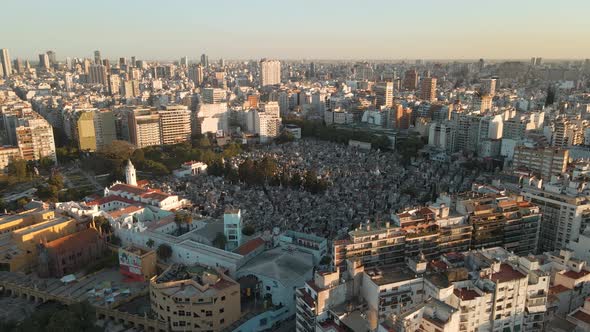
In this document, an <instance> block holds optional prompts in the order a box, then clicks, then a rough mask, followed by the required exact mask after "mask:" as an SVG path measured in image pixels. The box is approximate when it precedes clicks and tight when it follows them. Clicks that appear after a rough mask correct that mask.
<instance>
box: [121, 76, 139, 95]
mask: <svg viewBox="0 0 590 332" xmlns="http://www.w3.org/2000/svg"><path fill="white" fill-rule="evenodd" d="M137 96H139V82H138V81H136V80H128V81H124V82H123V84H122V85H121V97H122V98H133V97H137Z"/></svg>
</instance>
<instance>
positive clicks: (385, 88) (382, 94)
mask: <svg viewBox="0 0 590 332" xmlns="http://www.w3.org/2000/svg"><path fill="white" fill-rule="evenodd" d="M373 91H374V92H375V107H377V108H379V107H381V106H386V107H391V106H393V82H383V83H379V84H376V85H375V86H374V87H373Z"/></svg>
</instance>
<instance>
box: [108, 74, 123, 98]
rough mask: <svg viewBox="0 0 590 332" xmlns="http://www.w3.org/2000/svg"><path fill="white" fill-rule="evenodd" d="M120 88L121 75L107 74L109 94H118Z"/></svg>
mask: <svg viewBox="0 0 590 332" xmlns="http://www.w3.org/2000/svg"><path fill="white" fill-rule="evenodd" d="M120 89H121V77H119V75H110V76H109V94H110V95H111V96H115V95H118V94H119V93H120Z"/></svg>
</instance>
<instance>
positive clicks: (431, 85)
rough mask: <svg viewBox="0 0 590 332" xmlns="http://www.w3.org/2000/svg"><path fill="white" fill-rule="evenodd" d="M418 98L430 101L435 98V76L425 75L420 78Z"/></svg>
mask: <svg viewBox="0 0 590 332" xmlns="http://www.w3.org/2000/svg"><path fill="white" fill-rule="evenodd" d="M420 98H421V99H423V100H427V101H431V102H432V101H435V100H436V78H435V77H425V78H423V79H422V85H421V91H420Z"/></svg>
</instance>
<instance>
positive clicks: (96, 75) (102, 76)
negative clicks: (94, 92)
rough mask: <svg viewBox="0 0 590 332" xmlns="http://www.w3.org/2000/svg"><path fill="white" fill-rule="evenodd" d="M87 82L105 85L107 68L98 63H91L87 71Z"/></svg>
mask: <svg viewBox="0 0 590 332" xmlns="http://www.w3.org/2000/svg"><path fill="white" fill-rule="evenodd" d="M88 83H90V84H102V85H104V86H106V85H107V68H106V67H105V66H104V65H102V64H100V65H96V64H95V65H91V66H90V70H89V72H88Z"/></svg>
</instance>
